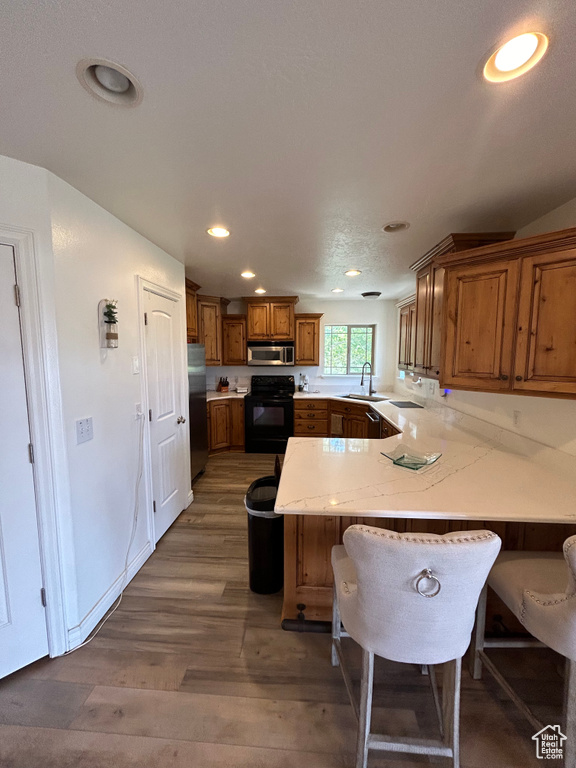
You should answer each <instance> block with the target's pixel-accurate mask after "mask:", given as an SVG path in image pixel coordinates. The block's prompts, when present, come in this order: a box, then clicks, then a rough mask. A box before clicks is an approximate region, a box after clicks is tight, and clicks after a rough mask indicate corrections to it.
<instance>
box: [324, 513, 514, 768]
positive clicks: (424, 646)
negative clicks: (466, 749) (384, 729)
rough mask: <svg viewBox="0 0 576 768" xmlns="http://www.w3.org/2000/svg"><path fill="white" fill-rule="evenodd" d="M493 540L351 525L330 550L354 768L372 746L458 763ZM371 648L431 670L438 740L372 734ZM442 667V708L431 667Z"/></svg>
mask: <svg viewBox="0 0 576 768" xmlns="http://www.w3.org/2000/svg"><path fill="white" fill-rule="evenodd" d="M500 544H501V541H500V538H499V537H498V536H497V535H496V534H494V533H491V532H490V531H470V532H468V531H462V532H454V533H447V534H445V535H444V536H439V535H436V534H432V533H429V534H419V533H397V532H395V531H388V530H385V529H382V528H373V527H370V526H365V525H352V526H350V528H348V529H347V530H346V532H345V533H344V545H343V546H337V547H334V548H333V549H332V567H333V570H334V612H333V618H332V664H333V665H334V666H337V665H338V664H340V666H341V669H342V675H343V677H344V682H345V684H346V688H347V690H348V695H349V696H350V701H351V703H352V706H353V708H354V712H355V714H356V716H357V718H358V739H357V749H356V768H366V764H367V760H368V750H369V749H377V750H387V751H391V752H404V753H412V754H428V755H443V756H446V757H450V758H452V765H453V766H454V768H458V767H459V765H460V762H459V733H458V729H459V715H460V671H461V664H462V656H463V655H464V653H465V651H466V649H467V648H468V645H469V643H470V635H471V632H472V628H473V626H474V613H475V610H476V604H477V602H478V597H479V595H480V592H481V590H482V587H483V585H484V583H485V581H486V577H487V576H488V572H489V571H490V568H491V567H492V564H493V563H494V560H495V559H496V556H497V554H498V552H499V550H500ZM342 625H343V626H344V630H345V631H344V632H343V631H342ZM341 637H351V638H353V639H354V640H355V641H356V642H357V643H358V644H359V645H360V646H361V647H362V680H361V687H360V704H359V705H358V703H357V702H356V699H355V697H354V695H353V690H352V682H351V679H350V675H349V672H348V670H347V669H346V666H345V664H344V659H343V655H342V648H341V644H340V638H341ZM374 654H376V655H378V656H382V657H384V658H385V659H389V660H390V661H400V662H404V663H407V664H417V665H419V666H422V665H426V666H428V667H429V670H430V673H431V674H430V681H431V684H432V686H433V692H434V701H435V704H436V711H437V714H438V719H439V722H440V733H441V737H442V738H441V739H418V738H400V737H398V738H392V737H389V736H384V735H380V734H374V733H371V732H370V722H371V711H372V689H373V680H374ZM443 663H445V664H446V666H445V668H444V684H443V688H442V700H443V701H442V710H443V714H442V713H441V711H440V702H439V698H438V695H437V690H436V685H435V676H434V670H433V666H432V665H434V664H443Z"/></svg>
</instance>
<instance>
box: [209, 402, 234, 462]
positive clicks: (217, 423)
mask: <svg viewBox="0 0 576 768" xmlns="http://www.w3.org/2000/svg"><path fill="white" fill-rule="evenodd" d="M229 445H230V404H229V402H228V401H227V400H222V401H220V402H219V401H213V402H211V403H210V450H212V451H218V450H220V449H221V448H228V446H229Z"/></svg>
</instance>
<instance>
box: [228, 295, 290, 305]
mask: <svg viewBox="0 0 576 768" xmlns="http://www.w3.org/2000/svg"><path fill="white" fill-rule="evenodd" d="M242 301H245V302H246V303H247V304H272V303H275V302H290V303H291V304H297V303H298V301H299V299H298V296H243V297H242Z"/></svg>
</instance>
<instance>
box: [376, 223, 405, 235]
mask: <svg viewBox="0 0 576 768" xmlns="http://www.w3.org/2000/svg"><path fill="white" fill-rule="evenodd" d="M409 226H410V224H409V223H408V222H407V221H389V222H388V224H384V226H383V227H382V232H387V233H388V234H390V235H391V234H393V233H394V232H405V231H406V230H407V229H408V227H409Z"/></svg>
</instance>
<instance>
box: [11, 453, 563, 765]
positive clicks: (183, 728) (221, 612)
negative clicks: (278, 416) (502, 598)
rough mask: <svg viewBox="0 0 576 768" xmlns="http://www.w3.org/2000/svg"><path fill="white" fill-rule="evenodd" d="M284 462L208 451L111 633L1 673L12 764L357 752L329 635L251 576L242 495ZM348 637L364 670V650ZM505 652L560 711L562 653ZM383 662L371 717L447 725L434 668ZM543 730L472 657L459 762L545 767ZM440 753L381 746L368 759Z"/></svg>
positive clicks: (518, 676) (346, 755)
mask: <svg viewBox="0 0 576 768" xmlns="http://www.w3.org/2000/svg"><path fill="white" fill-rule="evenodd" d="M273 466H274V457H273V456H261V455H256V454H221V455H219V456H214V457H212V458H211V459H210V461H209V464H208V468H207V471H206V474H205V475H204V476H203V477H202V478H201V479H200V480H199V481H198V482H197V483H196V485H195V489H194V492H195V501H194V503H193V504H192V505H191V507H190V508H189V509H188V510H187V511H186V512H184V513H183V514H182V515H181V516H180V518H179V519H178V520H177V521H176V523H175V524H174V525H173V526H172V528H171V529H170V530H169V531H168V532H167V533H166V535H165V536H164V537H163V539H162V540H161V541H160V543H159V545H158V548H157V550H156V552H155V553H154V554H153V555H152V557H151V558H150V559H149V560H148V562H147V563H146V564H145V565H144V567H143V568H142V570H141V571H140V573H138V574H137V576H136V577H135V578H134V579H133V581H132V582H131V584H130V585H129V586H128V588H127V589H126V593H125V596H124V599H123V601H122V604H121V605H120V607H119V609H118V610H117V612H116V613H115V614H114V615H113V616H112V617H111V618H110V620H109V621H108V622H107V623H106V624H105V625H104V627H103V628H102V630H101V631H100V633H99V635H98V636H97V637H96V638H95V639H94V640H93V641H92V642H91V643H90V644H89V645H88V646H86V647H85V648H82V649H80V650H79V651H77V652H76V653H73V654H71V655H70V656H67V657H63V658H59V659H44V660H41V661H39V662H37V663H35V664H32V665H30V666H29V667H27V668H26V669H24V670H21V671H20V672H17V673H15V674H14V675H11V676H10V677H8V678H6V679H5V680H3V681H0V766H2V768H105V767H106V768H248V767H250V768H301V766H306V767H307V768H345V767H347V766H351V765H353V752H354V744H355V721H354V717H353V714H352V711H351V708H350V705H349V704H348V702H347V698H346V692H345V689H344V685H343V682H342V680H341V676H340V672H339V671H338V670H336V669H333V668H332V667H331V665H330V653H329V638H328V636H327V635H316V634H299V633H294V632H283V631H282V630H281V629H280V612H281V605H282V599H281V595H271V596H262V595H255V594H252V593H251V592H250V591H249V589H248V567H247V538H246V512H245V509H244V505H243V497H244V493H245V491H246V489H247V487H248V485H249V484H250V483H251V482H252V480H254V479H255V478H257V477H260V476H261V475H265V474H271V473H272V472H273ZM344 642H347V643H348V646H346V652H347V653H349V654H350V658H351V660H352V662H353V665H354V667H355V668H356V670H357V669H358V662H359V654H358V652H357V649H356V648H354V647H353V644H352V643H351V641H344ZM499 653H500V656H501V657H502V656H503V654H504V653H505V654H506V655H504V658H505V659H506V660H507V663H508V665H509V672H510V676H511V677H513V678H514V684H515V685H516V686H517V687H518V689H519V691H521V693H522V695H523V696H525V697H526V699H527V700H529V701H531V703H532V704H534V705H535V706H536V707H540V708H541V709H540V711H539V714H540V715H541V716H542V717H544V718H545V719H546V722H551V723H556V722H559V719H558V718H559V716H560V715H559V713H560V709H559V704H560V698H561V679H560V676H559V673H558V669H559V664H558V657H556V656H555V655H554V654H552V653H551V652H548V651H546V650H533V651H529V652H528V653H526V652H523V654H522V655H520V654H518V653H516V654H513V655H512V656H510V652H499ZM377 661H378V664H377V685H376V690H375V713H374V726H375V727H376V728H382V729H384V730H386V731H387V732H388V733H391V734H394V735H421V736H436V731H435V715H434V709H433V704H432V700H431V697H430V694H429V690H428V684H427V680H426V678H424V677H422V676H421V675H420V674H419V672H418V670H416V669H415V668H411V667H406V666H404V665H398V664H392V663H389V662H385V661H383V660H377ZM548 718H549V720H548ZM531 736H532V733H531V728H530V726H529V725H528V724H527V723H525V721H524V720H523V719H522V718H520V717H519V716H518V715H517V713H516V711H515V710H514V708H513V706H512V705H511V704H510V703H509V702H508V701H507V700H506V699H505V698H504V697H503V696H502V695H501V694H500V693H499V691H498V690H497V689H496V687H495V686H494V684H493V683H491V681H490V680H489V679H487V680H485V681H479V682H475V681H472V680H471V679H470V678H469V676H468V673H467V672H464V678H463V693H462V739H461V748H462V766H463V768H486V766H494V768H532V766H534V767H535V766H538V765H540V764H541V761H538V760H537V759H536V757H535V753H534V746H533V744H534V743H533V742H532V741H531ZM432 762H433V761H432V760H430V761H429V760H427V759H426V758H418V759H416V760H414V759H408V758H402V757H401V756H396V757H395V756H393V755H391V756H389V757H388V756H385V755H383V754H380V755H378V754H374V755H371V757H370V760H369V765H370V766H371V768H383V767H384V766H386V768H416V767H417V766H422V765H429V764H431V763H432ZM434 764H435V765H442V762H441V761H440V762H438V761H436V762H435V763H434Z"/></svg>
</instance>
